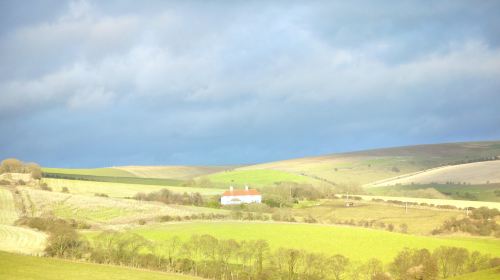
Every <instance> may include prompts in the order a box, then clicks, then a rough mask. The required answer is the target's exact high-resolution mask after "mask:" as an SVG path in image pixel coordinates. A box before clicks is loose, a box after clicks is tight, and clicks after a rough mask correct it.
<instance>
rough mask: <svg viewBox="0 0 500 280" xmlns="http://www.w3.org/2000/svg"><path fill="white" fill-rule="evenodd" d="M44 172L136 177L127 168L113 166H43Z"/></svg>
mask: <svg viewBox="0 0 500 280" xmlns="http://www.w3.org/2000/svg"><path fill="white" fill-rule="evenodd" d="M42 171H43V172H46V173H58V174H72V175H92V176H108V177H134V174H132V173H130V172H127V171H125V170H121V169H116V168H112V167H106V168H50V167H43V168H42Z"/></svg>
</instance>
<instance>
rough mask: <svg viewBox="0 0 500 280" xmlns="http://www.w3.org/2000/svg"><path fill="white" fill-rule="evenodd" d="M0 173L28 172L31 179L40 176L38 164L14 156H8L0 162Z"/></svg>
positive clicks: (40, 170)
mask: <svg viewBox="0 0 500 280" xmlns="http://www.w3.org/2000/svg"><path fill="white" fill-rule="evenodd" d="M2 173H30V174H31V176H32V177H33V179H41V178H42V169H41V168H40V165H38V164H36V163H33V162H29V163H24V162H22V161H20V160H18V159H15V158H8V159H5V160H3V161H2V162H1V163H0V174H2Z"/></svg>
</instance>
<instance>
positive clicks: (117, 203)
mask: <svg viewBox="0 0 500 280" xmlns="http://www.w3.org/2000/svg"><path fill="white" fill-rule="evenodd" d="M22 192H23V194H24V195H27V196H29V197H30V198H31V200H32V203H33V205H34V207H35V209H36V213H35V214H36V215H43V214H47V213H52V214H54V215H56V216H57V217H61V218H68V219H77V220H84V221H87V222H90V223H105V224H127V223H134V222H137V221H138V220H153V219H154V218H156V217H159V216H163V215H169V216H189V215H192V214H200V213H207V214H208V213H225V212H226V211H225V210H219V209H212V208H203V207H194V206H184V205H166V204H163V203H160V202H149V201H138V200H134V199H120V198H106V197H95V196H88V195H78V194H71V193H70V194H66V193H57V192H48V191H41V190H35V189H32V188H23V189H22Z"/></svg>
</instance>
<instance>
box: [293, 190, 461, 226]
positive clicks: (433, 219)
mask: <svg viewBox="0 0 500 280" xmlns="http://www.w3.org/2000/svg"><path fill="white" fill-rule="evenodd" d="M354 204H355V206H354V207H345V201H344V200H343V199H336V200H324V201H321V202H318V203H317V204H316V205H308V202H305V203H303V202H301V203H300V204H299V205H297V207H296V208H295V209H293V211H292V213H293V214H294V215H295V216H300V217H308V216H312V217H314V218H315V219H317V220H318V221H319V222H320V223H338V222H339V221H342V222H345V221H351V220H353V221H354V222H358V221H363V222H366V221H374V222H375V223H381V222H382V223H384V224H386V225H388V224H393V225H394V226H395V228H394V231H396V232H399V231H400V230H401V228H400V226H401V225H402V224H406V225H407V226H408V233H410V234H419V235H429V234H430V233H431V231H432V230H434V229H436V228H439V227H440V226H441V225H442V224H443V222H444V221H446V220H448V219H450V218H457V219H459V218H462V217H465V213H464V211H460V210H442V209H437V208H433V207H420V206H409V207H408V211H405V208H404V206H400V205H395V204H390V203H380V202H371V201H364V200H363V201H354ZM375 228H379V227H375Z"/></svg>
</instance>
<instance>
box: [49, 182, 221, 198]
mask: <svg viewBox="0 0 500 280" xmlns="http://www.w3.org/2000/svg"><path fill="white" fill-rule="evenodd" d="M42 180H43V182H44V183H47V185H48V186H49V187H50V188H52V190H54V191H57V192H60V191H61V190H62V188H63V187H66V188H68V190H69V192H70V193H73V194H83V195H91V196H93V195H95V194H96V193H103V194H106V195H108V196H110V197H118V198H120V197H121V198H123V197H133V196H134V195H136V194H137V193H139V192H144V193H149V192H156V191H159V190H161V189H168V190H170V191H172V192H177V193H185V192H187V193H196V192H198V193H200V194H201V195H220V194H222V193H223V192H224V191H225V189H216V188H198V187H196V188H195V187H179V186H165V185H146V184H126V183H111V182H95V181H81V180H66V179H54V178H43V179H42Z"/></svg>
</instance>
